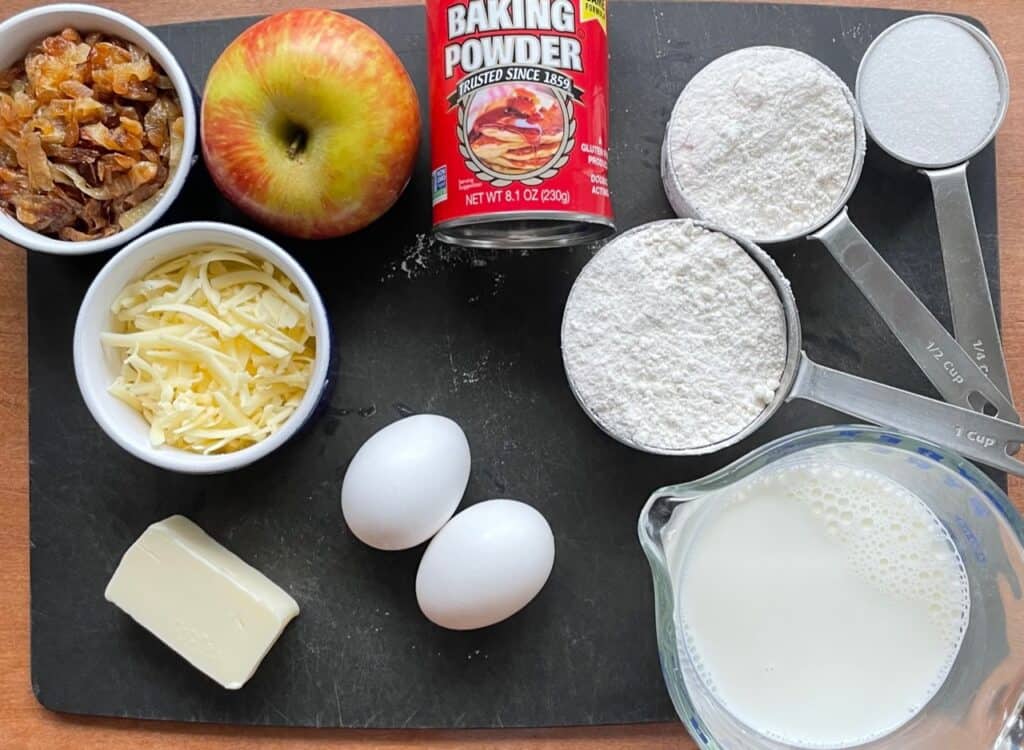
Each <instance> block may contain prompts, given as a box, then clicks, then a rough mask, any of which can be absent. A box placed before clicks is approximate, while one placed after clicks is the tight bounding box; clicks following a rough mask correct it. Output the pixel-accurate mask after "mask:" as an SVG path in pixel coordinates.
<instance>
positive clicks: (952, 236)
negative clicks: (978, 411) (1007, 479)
mask: <svg viewBox="0 0 1024 750" xmlns="http://www.w3.org/2000/svg"><path fill="white" fill-rule="evenodd" d="M921 173H922V174H924V175H925V176H926V177H927V178H928V180H929V182H931V185H932V196H933V198H934V199H935V218H936V219H937V221H938V225H939V244H940V245H941V246H942V262H943V266H944V267H945V269H946V287H947V288H948V289H949V309H950V310H951V311H952V313H953V335H954V336H955V337H956V340H957V341H958V342H960V345H961V346H962V347H963V348H964V349H966V350H967V353H968V354H970V355H972V356H973V357H974V359H975V361H976V362H977V363H978V366H979V367H980V368H981V370H982V372H984V373H985V374H986V375H988V379H989V380H991V381H992V382H993V383H994V384H995V385H996V387H997V388H999V390H1000V391H1002V392H1003V393H1004V394H1005V395H1006V396H1007V397H1009V396H1010V379H1009V377H1008V375H1007V374H1006V361H1005V360H1004V359H1003V347H1002V343H1001V340H1000V337H999V325H998V323H997V321H996V311H995V306H994V305H993V304H992V294H991V292H990V291H989V287H988V276H987V275H986V273H985V259H984V258H983V257H982V255H981V242H980V240H979V239H978V226H977V224H975V222H974V206H973V205H972V203H971V192H970V188H969V187H968V185H967V163H966V162H965V163H963V164H958V165H957V166H955V167H949V168H948V169H922V170H921Z"/></svg>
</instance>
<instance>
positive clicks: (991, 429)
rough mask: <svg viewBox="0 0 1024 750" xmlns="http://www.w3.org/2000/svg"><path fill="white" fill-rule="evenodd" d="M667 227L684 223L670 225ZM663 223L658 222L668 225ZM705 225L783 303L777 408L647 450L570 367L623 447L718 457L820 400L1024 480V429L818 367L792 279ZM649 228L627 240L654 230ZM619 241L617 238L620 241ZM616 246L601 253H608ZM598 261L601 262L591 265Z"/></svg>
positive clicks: (742, 241)
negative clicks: (707, 438)
mask: <svg viewBox="0 0 1024 750" xmlns="http://www.w3.org/2000/svg"><path fill="white" fill-rule="evenodd" d="M666 221H669V222H671V221H676V220H675V219H669V220H666ZM660 223H663V222H654V224H660ZM695 224H696V225H697V226H700V227H703V228H704V229H707V230H709V231H713V232H720V233H721V234H724V235H726V236H727V237H729V238H731V239H732V240H733V241H734V242H736V243H737V244H738V245H739V246H740V247H742V248H743V249H744V250H745V251H746V252H747V254H748V255H749V256H750V257H751V258H753V260H754V261H755V262H756V263H757V264H758V266H760V268H761V270H762V271H764V273H765V275H767V276H768V278H769V279H770V280H771V282H772V285H773V286H774V288H775V291H776V293H777V294H778V295H779V300H780V302H781V303H782V310H783V314H784V317H785V325H786V341H787V349H786V362H785V366H784V368H783V371H782V375H781V376H780V378H779V387H778V389H777V390H776V391H775V396H774V398H773V400H772V402H771V403H770V404H769V405H768V406H767V407H765V409H764V411H762V412H761V413H760V414H759V415H758V416H757V418H755V419H754V420H753V421H752V422H751V423H750V424H748V425H747V426H746V427H745V428H744V429H742V430H740V431H739V432H737V433H736V434H734V435H732V436H730V437H728V438H725V439H723V440H719V441H717V442H715V443H710V444H707V445H701V446H697V447H690V448H679V449H673V448H665V447H655V446H649V445H642V444H640V443H637V442H635V441H634V440H632V439H631V438H629V437H628V436H625V435H620V434H617V433H616V432H615V430H614V428H613V427H612V426H611V425H609V424H607V423H606V422H605V421H604V420H603V419H602V417H601V415H600V414H597V413H596V412H595V411H594V410H593V409H592V408H591V407H590V406H589V405H588V404H587V402H586V399H585V397H584V396H583V394H581V393H580V391H579V389H578V387H577V385H576V383H575V382H574V380H573V378H572V374H571V372H570V370H569V369H568V368H566V378H567V379H568V381H569V388H570V390H571V391H572V394H573V396H574V397H575V398H576V401H577V402H578V403H579V405H580V407H581V408H582V409H583V411H584V412H586V414H587V416H588V417H590V419H591V420H592V421H593V422H594V424H596V425H597V426H598V427H600V428H601V429H602V430H603V431H604V432H605V433H607V434H608V435H610V436H611V437H612V438H614V439H615V440H618V441H619V442H620V443H622V444H624V445H627V446H629V447H631V448H636V449H637V450H641V451H645V452H647V453H656V454H661V455H669V456H697V455H704V454H708V453H714V452H716V451H719V450H721V449H723V448H727V447H728V446H730V445H735V444H736V443H738V442H739V441H741V440H743V439H744V438H746V437H748V436H750V435H752V434H753V433H754V432H756V431H757V430H758V428H760V427H761V426H762V425H763V424H764V423H765V422H767V421H768V420H769V419H771V417H772V416H774V415H775V413H776V412H777V411H778V410H779V409H780V408H781V407H782V405H783V404H784V403H786V402H788V401H792V400H793V399H804V400H806V401H813V402H815V403H818V404H822V405H824V406H828V407H831V408H833V409H836V410H838V411H842V412H845V413H846V414H850V415H852V416H854V417H858V418H860V419H864V420H867V421H868V422H872V423H874V424H877V425H881V426H883V427H889V428H891V429H893V430H897V431H899V432H905V433H907V434H909V435H913V436H916V437H919V438H922V439H924V440H929V441H931V442H933V443H936V444H938V445H941V446H942V447H944V448H948V449H949V450H952V451H956V452H958V453H960V454H961V455H963V456H966V457H968V458H972V459H974V460H976V461H978V462H980V463H983V464H986V465H988V466H992V467H995V468H997V469H1001V470H1003V471H1006V472H1010V473H1013V474H1018V475H1021V476H1024V461H1020V460H1018V459H1016V458H1014V457H1013V454H1014V453H1016V452H1017V451H1018V450H1019V449H1020V447H1021V445H1022V444H1024V427H1022V426H1021V425H1018V424H1014V423H1013V422H1007V421H1005V420H1002V419H997V418H995V417H989V416H986V415H984V414H979V413H978V412H975V411H972V410H970V409H964V408H961V407H959V406H954V405H952V404H947V403H943V402H942V401H937V400H935V399H931V398H926V397H925V396H919V395H917V394H915V393H910V392H909V391H904V390H901V389H899V388H893V387H892V386H888V385H883V384H881V383H876V382H875V381H873V380H867V379H865V378H860V377H857V376H855V375H850V374H848V373H845V372H840V371H838V370H833V369H831V368H828V367H824V366H823V365H819V364H817V363H815V362H813V361H812V360H811V359H810V358H809V357H808V356H807V355H806V354H805V353H804V351H803V333H802V331H801V328H800V314H799V312H798V310H797V306H796V298H795V297H794V296H793V291H792V289H791V288H790V286H789V281H788V280H787V279H786V277H785V276H783V274H782V271H781V270H779V267H778V266H777V265H776V264H775V261H774V260H772V258H771V256H769V255H768V254H767V253H766V252H765V251H764V250H762V249H761V248H760V247H758V246H757V245H756V244H754V242H752V241H751V240H748V239H746V238H744V237H741V236H739V235H736V234H734V233H732V232H729V231H728V230H725V229H722V228H721V227H718V226H716V225H714V224H710V223H708V222H704V221H696V222H695ZM650 226H652V224H645V225H643V226H642V227H637V228H635V229H632V230H630V231H629V232H626V233H624V234H623V235H619V237H622V236H624V235H625V234H629V233H631V232H635V231H638V230H640V229H642V228H647V227H650ZM615 241H616V240H612V242H615ZM607 247H609V245H606V246H605V248H602V249H601V250H599V251H598V252H597V253H596V254H595V256H594V257H595V258H596V257H597V256H598V255H600V254H601V253H602V252H605V251H606V249H607ZM591 262H593V261H592V260H591ZM575 292H576V285H575V284H574V285H573V289H572V290H571V291H570V292H569V298H568V301H567V302H566V304H565V313H564V314H563V317H562V337H563V339H564V337H565V325H566V323H565V322H566V320H567V319H568V318H569V311H570V310H571V309H572V305H573V300H574V295H575Z"/></svg>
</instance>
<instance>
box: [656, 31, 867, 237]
mask: <svg viewBox="0 0 1024 750" xmlns="http://www.w3.org/2000/svg"><path fill="white" fill-rule="evenodd" d="M857 145H858V144H857V139H856V115H855V112H854V108H853V105H852V103H851V95H850V93H849V90H848V89H847V88H846V86H845V84H844V83H843V82H842V81H841V80H840V79H839V78H838V77H837V76H836V75H835V74H834V73H832V71H831V70H829V69H828V68H827V67H825V66H824V65H823V64H822V63H820V62H818V61H817V60H815V59H814V58H812V57H809V56H808V55H805V54H803V53H802V52H797V51H796V50H791V49H784V48H780V47H750V48H747V49H741V50H737V51H736V52H732V53H730V54H728V55H725V56H723V57H720V58H718V59H717V60H715V61H714V62H712V63H711V64H710V65H708V66H707V67H705V68H704V69H703V70H701V71H700V72H699V73H698V74H697V75H696V76H694V77H693V79H692V80H691V81H690V82H689V84H687V86H686V88H685V89H684V90H683V93H682V94H680V96H679V99H678V101H677V102H676V105H675V108H674V109H673V111H672V117H671V119H670V120H669V125H668V129H667V131H666V138H665V151H664V154H663V164H662V169H663V178H664V182H665V188H666V192H667V193H668V195H669V200H670V201H671V203H672V206H673V208H675V209H676V212H677V213H678V214H680V215H681V216H686V215H692V214H693V212H694V211H695V212H696V215H697V216H698V217H699V218H703V219H706V220H708V221H711V222H714V223H716V224H720V225H721V226H723V227H724V228H726V229H731V230H733V231H735V232H739V233H740V234H744V235H746V236H748V237H751V238H753V239H756V240H760V241H772V240H777V239H780V238H782V237H786V236H788V235H794V234H797V233H801V232H809V231H811V230H813V229H816V228H817V227H818V226H819V225H821V224H824V223H825V221H826V220H827V219H828V218H830V217H831V215H832V213H833V212H834V211H835V210H836V209H837V208H838V203H839V200H840V199H841V198H842V196H843V193H844V191H845V190H846V185H847V183H848V181H849V179H850V175H851V172H852V171H853V165H854V159H855V156H856V153H857Z"/></svg>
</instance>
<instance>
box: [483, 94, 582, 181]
mask: <svg viewBox="0 0 1024 750" xmlns="http://www.w3.org/2000/svg"><path fill="white" fill-rule="evenodd" d="M565 120H566V118H565V112H564V108H563V106H562V104H561V102H560V101H559V100H558V98H557V97H556V95H555V94H554V93H553V92H552V91H551V89H550V88H548V87H547V86H538V85H533V84H528V83H524V84H516V85H507V84H499V85H496V86H489V87H487V88H485V89H483V90H481V91H479V92H478V93H477V94H476V95H474V96H473V99H472V101H471V102H470V104H469V109H468V114H467V116H466V125H467V128H466V131H467V141H468V142H469V148H470V150H472V152H473V155H474V156H475V157H476V159H477V160H478V161H479V162H480V164H481V166H483V167H484V168H486V169H488V170H489V171H492V172H495V173H496V174H499V175H511V176H518V175H524V174H528V173H530V172H536V171H538V170H541V169H543V168H544V167H546V166H547V165H548V164H550V163H551V161H552V160H553V159H554V158H555V157H556V156H557V155H558V152H559V149H560V147H561V145H562V142H563V139H564V137H565Z"/></svg>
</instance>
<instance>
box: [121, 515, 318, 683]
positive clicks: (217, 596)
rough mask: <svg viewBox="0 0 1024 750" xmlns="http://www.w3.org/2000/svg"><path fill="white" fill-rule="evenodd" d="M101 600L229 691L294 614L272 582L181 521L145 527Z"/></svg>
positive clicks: (295, 608)
mask: <svg viewBox="0 0 1024 750" xmlns="http://www.w3.org/2000/svg"><path fill="white" fill-rule="evenodd" d="M104 596H105V597H106V599H107V601H109V602H112V603H113V604H115V605H117V606H118V607H120V608H121V609H122V610H123V611H124V612H125V613H126V614H128V615H129V616H130V617H131V618H132V619H133V620H135V621H136V622H138V623H139V624H140V625H142V626H143V627H144V628H146V629H147V630H148V631H149V632H151V633H152V634H153V635H155V636H156V637H157V638H159V639H160V640H161V641H163V642H164V643H166V644H167V645H168V646H170V647H171V648H172V649H174V650H175V651H177V652H178V653H179V654H180V655H181V656H183V657H185V659H187V660H188V661H189V663H191V664H192V666H194V667H195V668H196V669H198V670H199V671H201V672H202V673H203V674H205V675H207V676H208V677H210V678H211V679H213V680H216V681H217V682H219V683H220V684H221V685H223V686H224V687H226V688H228V689H229V690H237V689H238V688H240V687H242V685H244V684H245V683H246V681H247V680H248V679H249V678H250V677H252V675H253V673H254V672H255V671H256V668H257V667H258V666H259V665H260V662H261V661H263V657H264V656H266V654H267V652H268V651H269V650H270V647H271V646H273V645H274V643H275V642H276V641H277V639H278V637H279V636H280V635H281V632H282V631H283V630H284V628H285V626H286V625H287V624H288V623H289V622H291V620H292V618H294V617H295V616H296V615H298V614H299V605H298V604H296V603H295V600H294V599H292V598H291V597H290V596H289V595H288V594H287V593H285V591H284V590H282V589H281V588H280V587H279V586H278V585H277V584H275V583H274V582H273V581H271V580H270V579H269V578H267V577H266V576H265V575H263V574H262V573H260V572H259V571H258V570H256V569H255V568H253V567H252V566H251V565H248V564H247V563H245V562H244V561H243V560H242V559H241V558H240V557H238V556H237V555H235V554H234V553H233V552H231V551H230V550H228V549H226V548H224V547H222V546H221V545H220V544H218V543H217V542H216V541H214V540H213V539H211V538H210V537H209V536H207V534H206V532H205V531H203V530H202V529H201V528H199V527H198V526H196V525H195V524H194V523H192V521H190V520H188V519H187V518H185V517H184V516H171V517H170V518H165V519H164V520H163V521H160V522H159V523H155V524H153V525H152V526H150V527H149V528H148V529H146V530H145V531H144V532H143V534H142V536H140V537H139V538H138V540H136V542H135V544H133V545H132V546H131V547H129V548H128V551H127V552H125V553H124V557H123V558H121V563H120V565H118V566H117V570H115V571H114V575H113V577H112V578H111V579H110V583H109V584H107V590H106V592H105V593H104Z"/></svg>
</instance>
